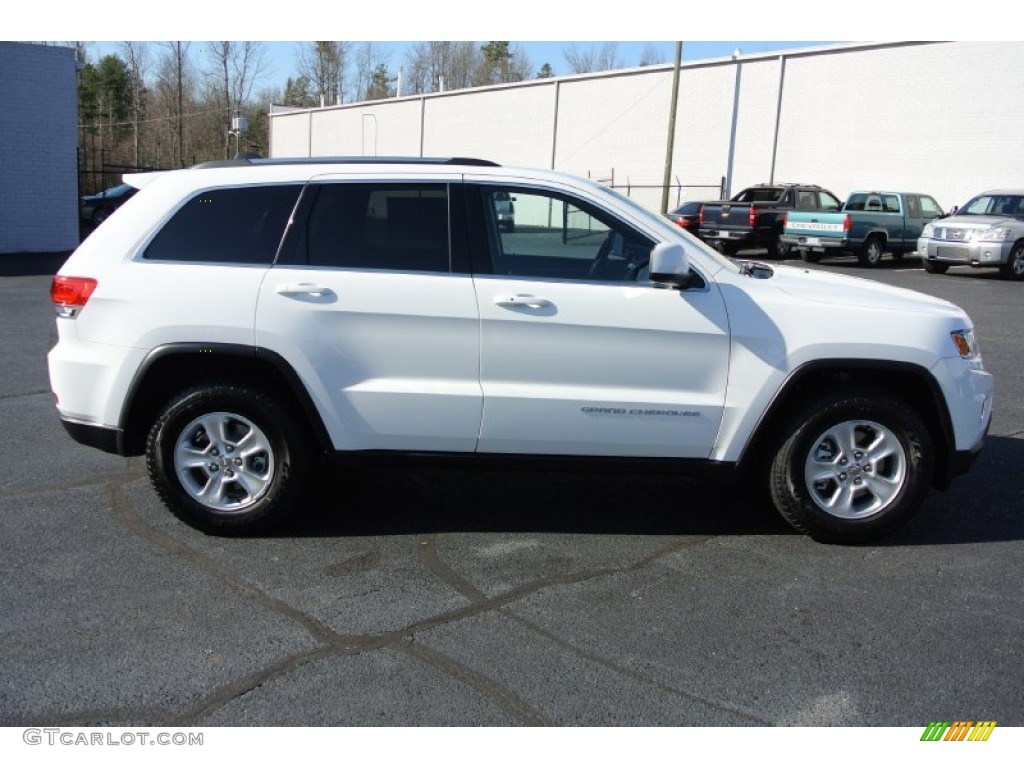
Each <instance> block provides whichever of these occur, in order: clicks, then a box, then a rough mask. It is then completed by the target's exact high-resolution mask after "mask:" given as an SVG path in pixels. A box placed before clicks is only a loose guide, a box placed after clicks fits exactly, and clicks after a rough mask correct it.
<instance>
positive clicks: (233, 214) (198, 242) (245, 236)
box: [143, 184, 302, 264]
mask: <svg viewBox="0 0 1024 768" xmlns="http://www.w3.org/2000/svg"><path fill="white" fill-rule="evenodd" d="M301 189H302V186H301V185H298V184H294V185H288V186H267V187H239V188H234V189H214V190H210V191H207V192H203V193H201V194H199V195H196V196H195V197H193V198H192V199H191V200H189V201H188V202H187V203H185V205H184V206H182V208H181V209H180V210H179V211H178V212H177V213H176V214H174V216H173V217H172V218H171V220H170V221H168V222H167V223H166V224H165V225H164V227H163V229H161V230H160V232H158V233H157V235H156V237H154V238H153V240H152V242H150V244H149V246H148V247H147V248H146V251H145V253H144V254H143V256H144V257H145V258H147V259H161V260H166V261H209V262H230V263H235V264H270V263H271V262H272V261H273V260H274V254H275V253H276V252H277V246H278V245H279V244H280V242H281V235H282V234H283V233H284V228H285V225H286V224H287V223H288V217H289V216H290V215H291V212H292V208H293V207H294V206H295V200H296V199H297V198H298V196H299V191H300V190H301Z"/></svg>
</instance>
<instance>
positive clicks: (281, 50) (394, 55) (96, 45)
mask: <svg viewBox="0 0 1024 768" xmlns="http://www.w3.org/2000/svg"><path fill="white" fill-rule="evenodd" d="M126 39H132V38H126ZM252 39H259V38H252ZM433 39H441V38H433ZM375 42H376V44H377V45H380V46H383V47H384V48H385V50H386V52H387V54H388V57H389V58H388V65H389V67H388V68H389V69H390V71H391V72H392V73H394V72H396V71H397V70H398V67H399V66H402V65H403V64H404V63H405V59H406V50H407V48H408V46H410V45H412V43H410V42H387V41H375ZM611 42H615V43H616V56H617V58H618V59H619V60H621V62H622V64H623V66H625V67H632V66H636V65H637V64H638V63H639V60H640V56H641V54H642V53H643V50H644V48H645V47H646V46H648V45H654V46H655V47H656V48H657V49H658V51H659V52H660V53H661V55H662V57H663V58H664V60H665V61H671V60H672V57H673V56H674V55H675V54H674V51H675V43H674V42H666V41H661V42H658V41H646V42H645V41H611ZM517 44H518V45H520V46H522V48H523V49H524V50H525V52H526V55H527V56H528V57H529V59H530V61H531V63H532V65H533V71H534V73H536V71H537V70H538V69H540V67H541V65H542V64H544V63H545V62H548V63H550V64H551V66H552V68H553V69H554V71H555V74H556V75H567V74H571V73H572V72H571V69H570V67H569V65H568V63H566V61H565V58H564V56H563V53H564V51H565V50H566V49H567V48H568V47H569V46H573V45H574V46H575V47H576V48H577V49H578V50H587V49H588V48H591V47H598V46H600V45H601V43H600V42H594V41H575V42H574V41H517ZM824 44H825V43H822V42H795V41H765V40H758V41H749V40H748V41H706V40H704V41H689V42H684V43H683V58H684V59H685V60H687V61H690V60H695V59H708V58H717V57H724V56H729V55H730V54H732V52H733V51H734V50H736V49H737V48H739V49H740V50H741V51H743V52H744V53H758V52H762V51H775V50H784V49H790V48H798V47H804V46H808V45H824ZM301 45H302V44H301V43H299V42H283V41H272V42H266V43H265V46H266V47H265V51H266V64H265V73H264V75H265V76H264V78H263V81H262V83H261V87H281V88H283V87H284V83H285V80H286V79H287V78H288V77H291V76H293V75H294V74H295V69H296V66H295V60H296V51H297V49H298V48H299V47H300V46H301ZM203 47H204V46H203V43H202V42H198V41H197V42H195V43H194V44H193V45H192V47H191V53H192V54H193V56H194V57H195V58H196V59H198V58H199V57H201V55H202V54H201V51H202V49H203ZM86 49H87V51H88V54H89V58H90V60H92V61H95V60H96V59H99V58H100V57H102V56H104V55H106V54H108V53H119V52H120V44H119V43H116V42H90V43H88V44H87V46H86ZM157 55H159V51H158V50H157V49H156V48H155V47H154V50H153V52H152V53H151V56H154V57H155V56H157ZM257 90H259V88H257Z"/></svg>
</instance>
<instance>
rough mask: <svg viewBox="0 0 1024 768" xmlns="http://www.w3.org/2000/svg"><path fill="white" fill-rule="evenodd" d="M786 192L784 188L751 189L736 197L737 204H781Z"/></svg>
mask: <svg viewBox="0 0 1024 768" xmlns="http://www.w3.org/2000/svg"><path fill="white" fill-rule="evenodd" d="M785 192H786V190H785V189H784V188H782V187H751V188H750V189H745V190H743V191H742V192H740V193H739V194H738V195H736V196H735V197H734V198H733V199H732V200H733V202H735V203H774V202H781V201H782V198H783V196H784V193H785Z"/></svg>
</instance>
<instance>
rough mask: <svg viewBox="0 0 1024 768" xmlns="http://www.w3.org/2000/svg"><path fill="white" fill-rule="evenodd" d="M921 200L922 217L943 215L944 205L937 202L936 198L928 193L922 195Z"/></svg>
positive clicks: (929, 217) (928, 217)
mask: <svg viewBox="0 0 1024 768" xmlns="http://www.w3.org/2000/svg"><path fill="white" fill-rule="evenodd" d="M919 200H920V203H921V216H922V218H926V219H931V218H934V217H936V216H941V215H942V207H941V206H940V205H939V204H938V203H937V202H935V200H934V198H931V197H928V195H921V197H920V198H919Z"/></svg>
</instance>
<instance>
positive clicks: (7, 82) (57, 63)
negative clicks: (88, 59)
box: [0, 42, 78, 254]
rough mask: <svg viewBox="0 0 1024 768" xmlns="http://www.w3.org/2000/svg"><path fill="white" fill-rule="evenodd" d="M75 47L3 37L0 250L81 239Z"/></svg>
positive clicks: (71, 244) (62, 245) (53, 246)
mask: <svg viewBox="0 0 1024 768" xmlns="http://www.w3.org/2000/svg"><path fill="white" fill-rule="evenodd" d="M76 86H77V80H76V74H75V53H74V51H73V50H72V49H71V48H65V47H61V46H46V45H32V44H29V43H11V42H0V169H2V170H3V174H2V183H0V254H3V253H14V252H19V251H30V252H48V251H68V250H71V249H73V248H75V247H76V246H77V245H78V167H77V147H78V143H77V136H76V134H77V124H78V101H77V95H76Z"/></svg>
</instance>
